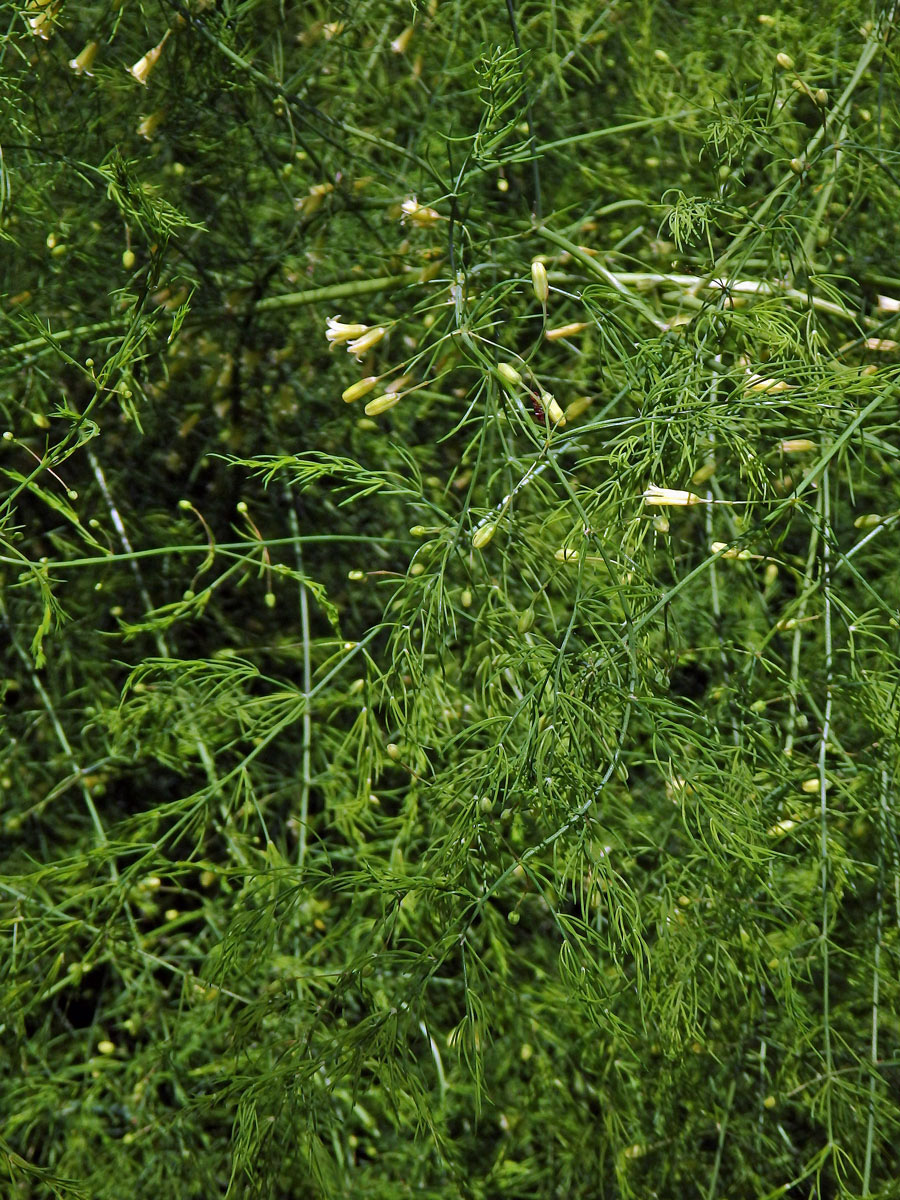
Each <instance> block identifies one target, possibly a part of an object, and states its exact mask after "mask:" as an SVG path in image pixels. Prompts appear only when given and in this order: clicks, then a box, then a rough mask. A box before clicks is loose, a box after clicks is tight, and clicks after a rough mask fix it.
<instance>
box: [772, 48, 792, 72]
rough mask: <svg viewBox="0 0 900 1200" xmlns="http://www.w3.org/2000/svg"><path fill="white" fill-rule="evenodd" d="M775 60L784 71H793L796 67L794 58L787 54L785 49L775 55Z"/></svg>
mask: <svg viewBox="0 0 900 1200" xmlns="http://www.w3.org/2000/svg"><path fill="white" fill-rule="evenodd" d="M775 61H776V62H777V63H778V65H779V67H781V69H782V70H783V71H793V69H794V60H793V59H792V58H791V56H790V55H789V54H785V53H784V51H783V50H782V51H781V53H780V54H776V55H775Z"/></svg>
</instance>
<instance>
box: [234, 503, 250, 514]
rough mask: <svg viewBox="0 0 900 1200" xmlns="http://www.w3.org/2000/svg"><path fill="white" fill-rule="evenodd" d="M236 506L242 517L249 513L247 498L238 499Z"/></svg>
mask: <svg viewBox="0 0 900 1200" xmlns="http://www.w3.org/2000/svg"><path fill="white" fill-rule="evenodd" d="M235 508H236V509H237V511H238V512H239V513H240V514H241V516H242V517H245V516H246V515H247V502H246V501H245V500H238V502H237V504H236V505H235Z"/></svg>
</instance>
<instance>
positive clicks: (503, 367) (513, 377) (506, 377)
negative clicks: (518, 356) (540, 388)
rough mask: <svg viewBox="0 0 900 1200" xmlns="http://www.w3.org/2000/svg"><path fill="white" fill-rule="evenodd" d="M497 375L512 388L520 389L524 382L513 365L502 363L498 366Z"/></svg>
mask: <svg viewBox="0 0 900 1200" xmlns="http://www.w3.org/2000/svg"><path fill="white" fill-rule="evenodd" d="M497 374H498V375H499V376H500V378H501V379H502V380H503V382H504V383H508V384H509V385H510V387H518V386H519V384H520V383H521V382H522V376H521V375H520V374H519V372H518V371H517V370H516V368H515V367H514V366H513V365H512V363H508V362H502V363H498V364H497Z"/></svg>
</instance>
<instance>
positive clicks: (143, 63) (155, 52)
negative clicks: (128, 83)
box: [128, 29, 172, 87]
mask: <svg viewBox="0 0 900 1200" xmlns="http://www.w3.org/2000/svg"><path fill="white" fill-rule="evenodd" d="M171 32H172V30H171V29H167V30H166V33H165V37H164V38H163V39H162V41H161V42H159V44H158V45H156V46H154V47H153V49H152V50H148V51H147V53H146V54H145V55H144V56H143V58H139V59H138V60H137V62H136V63H134V65H133V66H130V67H129V68H128V74H129V75H130V76H131V78H132V79H134V80H135V81H136V82H137V83H139V84H141V85H142V86H143V87H146V86H147V79H148V78H149V76H150V72H151V71H152V70H153V68H154V67H155V66H156V64H157V63H158V62H159V57H160V55H161V54H162V52H163V46H165V44H166V42H167V41H168V40H169V35H170V34H171Z"/></svg>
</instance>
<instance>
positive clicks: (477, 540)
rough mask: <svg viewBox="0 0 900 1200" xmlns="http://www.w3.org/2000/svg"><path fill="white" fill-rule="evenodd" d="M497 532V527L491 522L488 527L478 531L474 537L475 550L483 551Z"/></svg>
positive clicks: (483, 526) (482, 527)
mask: <svg viewBox="0 0 900 1200" xmlns="http://www.w3.org/2000/svg"><path fill="white" fill-rule="evenodd" d="M496 532H497V526H496V525H495V524H494V523H493V522H491V521H489V522H488V523H487V524H486V525H482V526H481V528H480V529H476V530H475V533H474V534H473V535H472V546H473V548H474V549H475V550H482V549H484V547H485V546H486V545H487V544H488V542H489V541H490V540H491V538H492V537H493V536H494V534H495V533H496Z"/></svg>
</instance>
